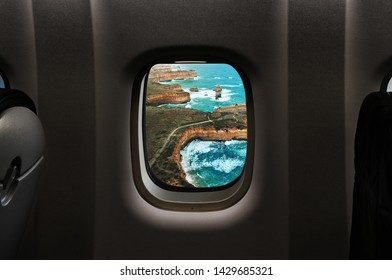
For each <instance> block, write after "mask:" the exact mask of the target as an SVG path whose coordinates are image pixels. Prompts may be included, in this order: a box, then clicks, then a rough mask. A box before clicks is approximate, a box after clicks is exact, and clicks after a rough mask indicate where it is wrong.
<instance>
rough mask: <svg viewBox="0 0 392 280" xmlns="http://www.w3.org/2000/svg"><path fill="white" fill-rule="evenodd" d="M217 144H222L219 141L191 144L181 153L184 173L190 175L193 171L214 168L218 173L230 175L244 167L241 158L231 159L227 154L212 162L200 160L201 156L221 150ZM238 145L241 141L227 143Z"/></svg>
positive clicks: (196, 141)
mask: <svg viewBox="0 0 392 280" xmlns="http://www.w3.org/2000/svg"><path fill="white" fill-rule="evenodd" d="M229 142H233V143H229ZM217 143H219V144H220V142H217V141H200V140H194V141H192V142H190V143H189V144H188V145H187V146H186V147H185V148H184V149H183V150H181V151H180V154H181V156H182V160H181V164H182V166H183V168H184V171H185V172H186V173H189V171H192V170H193V171H197V170H200V169H202V168H206V167H212V168H214V169H215V170H217V171H220V172H224V173H230V172H232V171H233V170H234V169H236V168H237V167H242V166H243V165H244V160H242V159H241V158H230V157H227V156H226V155H225V154H224V155H223V156H221V157H220V158H216V159H214V160H212V161H210V160H207V159H204V160H199V156H200V155H202V154H207V153H210V152H213V151H217V149H219V145H218V146H217ZM238 143H240V141H238V140H232V141H226V142H225V145H233V144H238ZM245 152H246V149H245ZM245 155H246V154H245ZM245 155H244V156H243V158H245Z"/></svg>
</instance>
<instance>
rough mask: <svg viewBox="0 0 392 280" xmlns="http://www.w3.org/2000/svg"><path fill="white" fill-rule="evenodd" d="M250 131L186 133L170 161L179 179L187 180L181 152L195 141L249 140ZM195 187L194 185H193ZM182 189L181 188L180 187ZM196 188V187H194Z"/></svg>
mask: <svg viewBox="0 0 392 280" xmlns="http://www.w3.org/2000/svg"><path fill="white" fill-rule="evenodd" d="M247 136H248V130H247V129H238V128H228V129H220V130H216V129H215V128H193V129H188V130H186V131H184V132H183V133H182V134H181V136H180V137H179V138H178V141H177V143H176V145H175V147H174V149H173V152H172V154H171V156H170V157H169V158H168V160H170V161H173V162H174V163H175V164H176V165H177V167H178V170H179V177H180V178H181V179H182V180H184V181H185V182H187V183H188V184H191V183H190V182H188V181H187V180H186V172H185V171H184V169H183V168H182V164H181V153H180V151H181V150H182V149H183V148H184V147H185V146H186V145H187V144H189V143H190V142H192V141H193V140H201V141H231V140H247V138H248V137H247ZM192 186H193V185H192ZM178 187H181V186H178ZM193 187H195V186H193Z"/></svg>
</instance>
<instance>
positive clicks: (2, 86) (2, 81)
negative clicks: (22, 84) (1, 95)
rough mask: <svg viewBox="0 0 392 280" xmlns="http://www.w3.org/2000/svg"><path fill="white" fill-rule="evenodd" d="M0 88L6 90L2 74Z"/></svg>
mask: <svg viewBox="0 0 392 280" xmlns="http://www.w3.org/2000/svg"><path fill="white" fill-rule="evenodd" d="M0 88H5V82H4V79H3V76H2V75H1V74H0Z"/></svg>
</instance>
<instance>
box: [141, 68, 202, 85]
mask: <svg viewBox="0 0 392 280" xmlns="http://www.w3.org/2000/svg"><path fill="white" fill-rule="evenodd" d="M196 77H197V73H196V71H194V70H187V71H184V70H180V71H154V72H150V74H149V75H148V79H149V80H151V81H153V82H155V83H159V82H168V81H173V80H193V79H194V78H196Z"/></svg>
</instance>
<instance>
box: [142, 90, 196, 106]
mask: <svg viewBox="0 0 392 280" xmlns="http://www.w3.org/2000/svg"><path fill="white" fill-rule="evenodd" d="M189 101H191V97H190V94H189V92H185V91H182V92H168V93H161V94H153V95H149V96H147V98H146V105H151V106H158V105H162V104H182V103H187V102H189Z"/></svg>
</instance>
